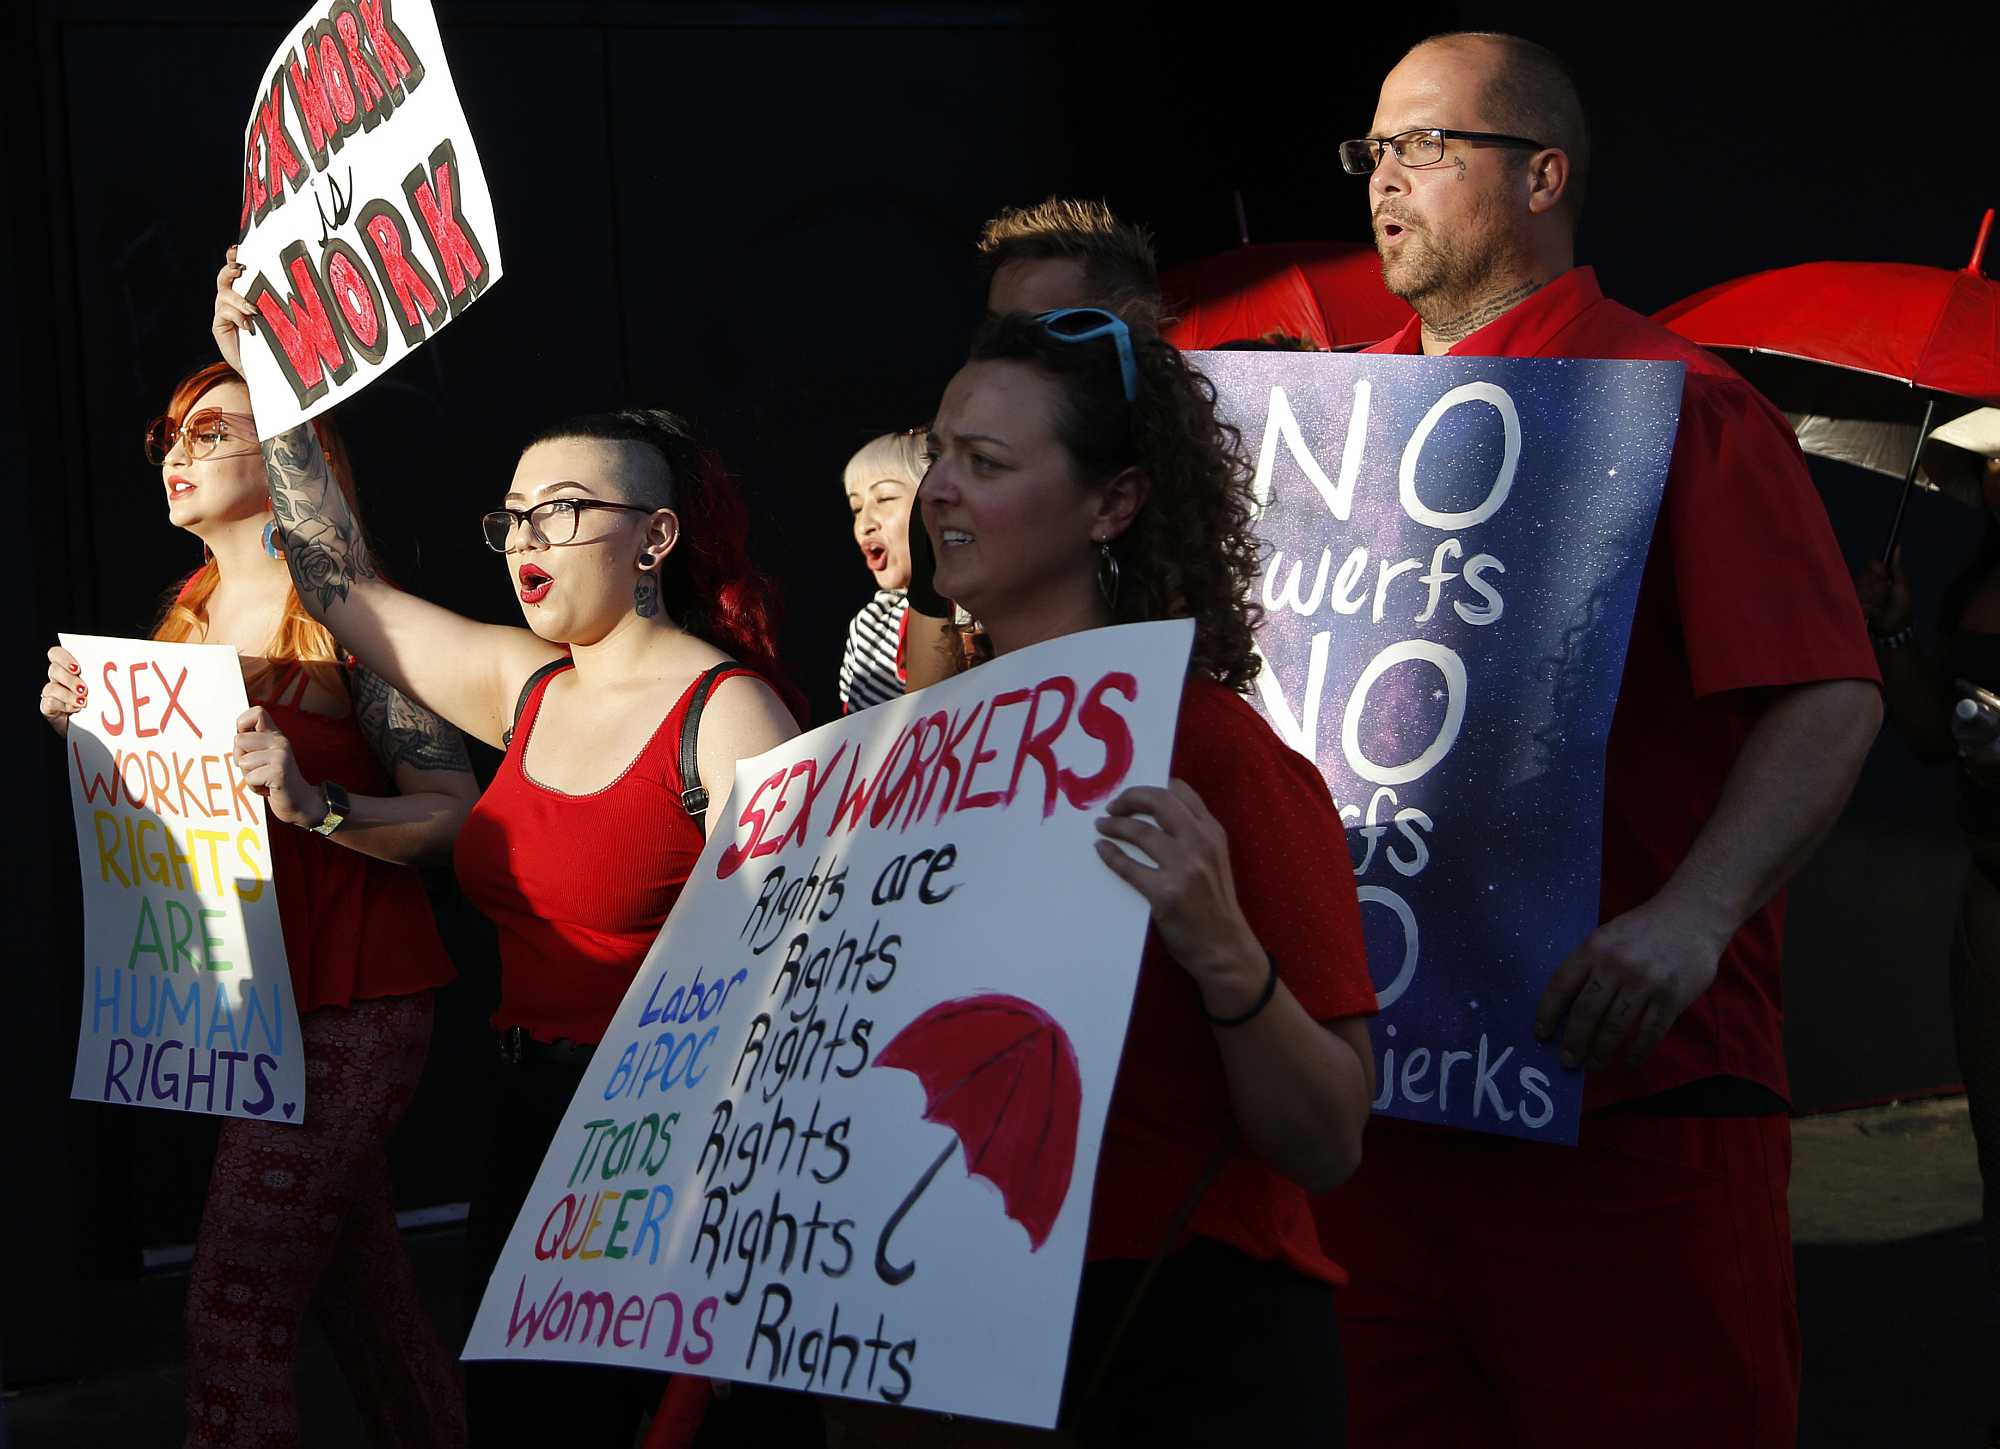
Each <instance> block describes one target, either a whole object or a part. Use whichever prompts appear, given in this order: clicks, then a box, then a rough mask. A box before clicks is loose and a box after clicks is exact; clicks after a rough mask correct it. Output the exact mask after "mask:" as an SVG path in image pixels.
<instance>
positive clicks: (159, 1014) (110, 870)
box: [61, 634, 305, 1122]
mask: <svg viewBox="0 0 2000 1449" xmlns="http://www.w3.org/2000/svg"><path fill="white" fill-rule="evenodd" d="M61 639H62V646H63V648H65V649H67V650H69V651H70V653H72V654H74V655H75V656H76V659H77V663H78V664H79V665H81V666H82V678H83V679H84V680H85V681H86V682H87V683H88V684H89V685H90V704H89V706H88V707H87V708H85V709H84V710H83V711H82V712H80V713H78V714H75V715H72V716H71V717H70V722H69V732H68V735H67V736H66V738H65V739H64V742H63V746H64V747H63V754H64V756H65V757H66V759H67V761H68V765H69V770H68V773H69V788H70V805H71V807H72V809H73V811H74V813H75V817H76V849H77V857H78V860H79V862H80V863H81V865H82V867H83V947H84V965H83V1025H82V1029H81V1031H80V1034H79V1036H78V1039H77V1050H76V1076H75V1078H74V1079H73V1081H72V1083H71V1086H70V1095H71V1096H72V1097H76V1098H80V1099H82V1100H84V1101H89V1102H119V1103H126V1104H129V1105H132V1106H136V1107H158V1108H163V1109H166V1110H168V1111H180V1112H206V1113H210V1114H213V1115H215V1116H219V1117H255V1118H261V1119H265V1120H269V1121H277V1122H302V1121H304V1120H305V1058H304V1054H303V1050H302V1047H301V1043H300V1041H299V1018H298V1008H297V1004H296V1003H295V1002H294V1000H293V998H292V974H291V970H290V968H289V966H288V965H287V964H286V961H285V937H284V931H283V929H282V928H281V927H280V925H279V923H278V892H277V888H276V886H275V885H274V884H273V882H272V879H271V835H270V831H269V829H268V828H267V826H266V824H265V816H264V802H263V801H262V800H261V799H259V798H258V797H257V796H255V795H253V794H252V793H251V792H250V790H249V787H248V786H246V785H245V784H244V782H243V777H242V776H241V775H239V774H237V773H236V762H235V759H234V756H233V754H232V751H233V747H234V745H235V742H236V720H237V717H238V716H239V715H241V714H242V713H243V711H244V710H245V709H247V708H248V707H249V705H248V702H247V701H246V700H245V698H244V695H243V672H242V666H241V665H240V664H239V662H238V660H237V656H236V651H235V650H234V649H230V648H227V647H224V646H222V645H219V644H156V643H154V642H152V641H151V640H147V639H100V638H92V637H89V636H86V635H74V634H65V635H62V636H61Z"/></svg>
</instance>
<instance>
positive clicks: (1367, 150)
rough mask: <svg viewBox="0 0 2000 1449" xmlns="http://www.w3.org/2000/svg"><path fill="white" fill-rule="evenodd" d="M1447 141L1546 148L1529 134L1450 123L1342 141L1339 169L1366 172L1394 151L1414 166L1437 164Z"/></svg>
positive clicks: (1442, 158) (1440, 159)
mask: <svg viewBox="0 0 2000 1449" xmlns="http://www.w3.org/2000/svg"><path fill="white" fill-rule="evenodd" d="M1446 141H1477V142H1479V143H1480V144H1481V145H1485V146H1522V147H1525V148H1527V149H1528V150H1530V151H1546V150H1547V149H1548V147H1547V146H1545V145H1543V144H1542V143H1541V142H1540V141H1530V140H1529V139H1528V138H1527V137H1526V136H1508V135H1503V134H1502V133H1500V132H1498V131H1454V130H1452V129H1450V128H1449V127H1447V126H1428V127H1425V128H1423V129H1421V130H1416V131H1400V132H1398V133H1397V134H1396V135H1393V136H1363V137H1362V138H1361V139H1360V140H1358V141H1342V142H1341V143H1340V169H1341V170H1343V171H1345V172H1346V173H1347V174H1348V175H1349V176H1367V175H1369V174H1371V173H1372V172H1373V171H1374V170H1375V168H1376V167H1377V166H1380V165H1381V164H1382V153H1383V152H1384V151H1393V152H1395V153H1396V160H1397V161H1399V162H1400V163H1402V164H1403V165H1405V166H1409V167H1412V168H1415V167H1420V166H1435V165H1437V164H1438V162H1440V161H1442V160H1444V143H1445V142H1446Z"/></svg>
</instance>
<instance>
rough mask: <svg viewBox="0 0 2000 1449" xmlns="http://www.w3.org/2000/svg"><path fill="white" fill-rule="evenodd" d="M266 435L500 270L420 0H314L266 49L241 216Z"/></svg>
mask: <svg viewBox="0 0 2000 1449" xmlns="http://www.w3.org/2000/svg"><path fill="white" fill-rule="evenodd" d="M237 234H238V241H239V243H240V245H239V249H238V251H237V257H236V259H237V261H239V262H241V263H242V265H243V268H244V276H243V279H242V291H243V294H244V296H245V297H246V298H248V299H249V301H250V302H251V303H252V304H253V305H255V307H256V308H257V313H258V317H259V319H260V320H259V323H258V328H257V335H256V336H255V337H254V338H245V340H244V344H243V367H244V371H245V372H246V373H247V374H248V377H249V382H250V400H251V404H252V406H253V407H254V408H255V409H256V413H257V427H258V430H259V432H260V434H261V435H262V436H264V437H267V438H268V437H272V436H274V435H275V434H278V433H282V432H284V431H285V430H286V429H288V428H291V427H294V426H296V425H297V424H299V423H300V422H303V421H304V420H305V419H307V418H309V417H311V416H313V415H314V414H315V413H318V412H321V411H324V410H325V409H326V408H329V407H332V406H333V405H334V404H335V403H336V402H338V401H340V399H342V398H344V397H349V396H352V395H353V394H354V393H356V392H359V391H360V390H361V389H362V388H364V387H366V386H367V385H368V384H369V383H370V382H372V381H373V380H374V379H375V378H377V377H379V376H381V375H382V373H384V372H386V371H387V370H388V369H389V368H391V367H393V366H394V365H395V364H396V363H397V362H399V361H401V360H402V359H403V358H404V357H406V356H408V355H409V353H410V351H411V350H412V349H413V348H415V347H417V346H419V345H420V344H421V343H422V342H423V341H424V340H425V339H426V338H428V337H429V336H430V335H431V334H432V333H434V332H436V331H437V330H438V329H439V328H440V327H442V326H444V325H445V323H447V322H449V321H451V320H452V319H453V318H455V317H457V316H458V314H459V313H461V312H463V311H464V310H465V309H466V308H467V307H469V306H471V305H472V303H473V301H474V300H475V299H476V298H478V297H479V296H480V295H481V294H482V293H484V292H485V290H486V289H487V288H488V287H490V286H492V285H493V283H495V282H497V281H498V280H500V241H499V238H498V236H496V235H495V233H494V229H493V202H492V198H491V197H490V195H489V194H488V192H487V189H486V177H485V175H484V174H483V173H482V172H481V171H480V169H479V153H478V152H477V151H476V150H475V149H474V148H473V144H472V132H471V131H470V130H469V129H468V128H467V126H466V124H465V112H464V111H463V110H461V109H460V108H459V104H458V95H457V92H456V91H454V90H453V88H452V84H451V72H450V71H449V70H448V69H447V68H446V66H445V59H444V45H443V42H442V41H441V40H440V39H439V37H438V27H437V17H436V15H434V14H433V13H432V11H431V7H430V3H429V0H324V3H322V4H319V5H316V6H314V7H313V9H312V10H311V11H310V12H308V13H307V15H306V17H305V19H304V20H302V21H300V22H298V23H297V24H296V25H294V26H292V28H291V31H290V34H289V35H288V36H287V38H286V40H285V42H284V44H282V45H280V46H279V47H278V52H277V54H276V55H274V56H272V57H271V63H270V65H268V66H266V67H265V69H264V75H263V79H262V80H261V81H260V82H259V84H258V89H257V95H256V99H255V100H254V101H253V102H252V104H251V107H250V120H249V123H248V124H247V125H246V126H245V127H244V132H243V210H242V215H241V218H240V219H239V222H238V225H237Z"/></svg>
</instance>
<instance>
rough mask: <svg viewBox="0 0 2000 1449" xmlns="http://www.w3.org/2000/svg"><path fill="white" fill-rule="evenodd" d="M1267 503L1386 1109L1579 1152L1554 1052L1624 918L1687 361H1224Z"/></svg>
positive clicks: (1266, 535)
mask: <svg viewBox="0 0 2000 1449" xmlns="http://www.w3.org/2000/svg"><path fill="white" fill-rule="evenodd" d="M1196 363H1197V365H1198V366H1199V367H1200V368H1201V370H1202V371H1203V372H1205V373H1207V374H1208V376H1209V377H1210V378H1211V379H1212V380H1213V381H1214V383H1215V385H1216V388H1217V390H1218V392H1219V393H1220V395H1221V399H1222V403H1223V411H1224V412H1225V414H1226V415H1227V416H1228V418H1229V419H1230V421H1232V422H1234V423H1235V424H1236V426H1237V427H1239V428H1241V429H1242V431H1243V438H1244V444H1245V447H1246V449H1248V450H1251V451H1252V454H1253V456H1254V457H1255V459H1256V463H1257V474H1256V487H1257V493H1258V496H1259V498H1260V499H1261V500H1262V502H1263V512H1262V515H1261V518H1260V521H1259V523H1258V533H1259V536H1260V537H1261V539H1262V542H1263V567H1262V574H1261V577H1260V579H1259V582H1258V595H1259V601H1260V602H1261V603H1262V604H1263V606H1264V608H1265V609H1266V611H1267V615H1266V619H1265V623H1264V626H1263V628H1262V630H1261V631H1260V633H1259V634H1258V647H1259V649H1260V650H1261V652H1262V654H1263V656H1264V669H1263V673H1262V674H1261V676H1260V677H1259V679H1258V681H1257V692H1256V695H1255V696H1254V698H1255V700H1256V701H1257V703H1258V705H1259V707H1260V708H1261V709H1262V710H1263V712H1264V714H1265V716H1266V717H1267V718H1268V719H1269V720H1270V721H1271V723H1272V724H1273V725H1274V726H1275V727H1276V729H1277V730H1278V732H1279V734H1280V735H1282V736H1283V737H1284V738H1285V739H1286V740H1287V741H1289V742H1290V743H1291V745H1292V746H1293V747H1294V748H1295V749H1297V750H1299V751H1300V752H1301V753H1303V754H1305V755H1306V756H1308V757H1309V758H1311V759H1312V760H1314V761H1315V762H1316V763H1317V764H1318V765H1319V767H1320V770H1321V772H1322V773H1323V774H1324V775H1325V777H1326V782H1327V785H1328V787H1329V788H1330V789H1331V790H1332V791H1333V796H1334V800H1335V801H1336V803H1337V804H1338V805H1339V807H1340V813H1341V819H1342V820H1343V821H1344V822H1346V825H1347V837H1348V845H1349V848H1350V851H1351V853H1352V855H1353V858H1354V873H1355V876H1356V884H1357V887H1358V889H1359V892H1360V896H1361V919H1362V927H1363V931H1364V933H1365V935H1366V938H1367V943H1368V960H1369V964H1370V967H1371V968H1372V970H1373V972H1374V978H1375V987H1376V991H1377V993H1378V995H1379V999H1380V1002H1381V1007H1382V1011H1381V1015H1380V1017H1379V1018H1378V1019H1377V1020H1376V1021H1375V1022H1374V1023H1373V1024H1372V1033H1373V1037H1374V1043H1375V1051H1376V1069H1377V1070H1376V1081H1377V1083H1378V1096H1377V1098H1376V1101H1375V1106H1376V1109H1377V1110H1378V1111H1381V1112H1384V1113H1387V1114H1388V1115H1390V1116H1394V1117H1408V1118H1412V1119H1414V1120H1418V1121H1425V1122H1433V1123H1442V1124H1445V1125H1449V1126H1455V1127H1466V1128H1472V1129H1474V1130H1477V1131H1485V1132H1498V1133H1506V1134H1511V1135H1514V1136H1519V1137H1530V1138H1538V1139H1542V1140H1546V1141H1554V1142H1574V1141H1575V1140H1576V1125H1577V1114H1578V1112H1579V1111H1580V1110H1581V1104H1582V1095H1583V1079H1582V1075H1581V1074H1580V1073H1578V1072H1574V1071H1568V1070H1565V1069H1564V1068H1563V1067H1562V1066H1561V1064H1560V1062H1559V1061H1558V1060H1557V1056H1556V1049H1555V1047H1554V1046H1553V1045H1552V1044H1543V1043H1541V1042H1538V1041H1537V1040H1536V1039H1535V1035H1534V1015H1535V1006H1536V1004H1537V1002H1538V1001H1539V1000H1540V999H1541V995H1542V992H1543V990H1544V989H1545V988H1546V987H1547V985H1548V982H1549V978H1550V977H1551V976H1552V975H1553V974H1554V973H1555V969H1556V967H1557V966H1558V965H1560V964H1561V962H1562V960H1563V958H1564V957H1565V956H1566V955H1568V954H1569V952H1570V951H1571V950H1573V949H1574V948H1575V947H1576V946H1577V945H1578V944H1579V943H1581V942H1582V941H1583V939H1584V938H1585V937H1586V936H1588V935H1589V934H1590V932H1591V930H1592V929H1594V928H1595V926H1596V925H1597V920H1598V887H1599V876H1600V867H1601V864H1602V848H1603V800H1604V745H1605V740H1606V738H1607V737H1608V736H1609V734H1610V729H1611V715H1612V709H1613V707H1614V706H1615V705H1616V703H1617V699H1618V688H1619V680H1620V676H1621V675H1622V673H1623V670H1624V664H1625V647H1626V643H1627V641H1628V639H1629V637H1630V634H1631V625H1632V610H1633V606H1634V604H1635V602H1636V601H1637V598H1638V590H1639V578H1640V575H1641V573H1642V572H1643V570H1644V567H1645V562H1646V555H1647V551H1648V547H1649V544H1650V542H1651V538H1652V531H1653V520H1654V517H1655V515H1656V514H1657V512H1658V509H1659V502H1660V494H1661V490H1662V488H1663V487H1664V486H1665V482H1666V474H1667V464H1668V460H1669V458H1670V457H1671V454H1672V451H1673V442H1674V433H1675V430H1676V428H1677V427H1678V425H1679V421H1680V395H1681V374H1682V368H1681V365H1680V364H1679V363H1667V362H1594V361H1593V362H1581V361H1563V360H1540V359H1537V360H1511V359H1498V358H1415V357H1383V356H1358V355H1354V354H1332V355H1328V354H1319V355H1311V354H1298V353H1262V352H1256V353H1253V352H1210V353H1204V354H1202V355H1200V356H1199V357H1198V358H1197V359H1196Z"/></svg>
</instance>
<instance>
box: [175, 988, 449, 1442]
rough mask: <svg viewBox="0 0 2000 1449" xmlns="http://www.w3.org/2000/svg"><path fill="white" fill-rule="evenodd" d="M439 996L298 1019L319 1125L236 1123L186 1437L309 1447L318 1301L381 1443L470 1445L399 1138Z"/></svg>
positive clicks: (201, 1280) (198, 1301) (200, 1262)
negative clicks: (412, 1226)
mask: <svg viewBox="0 0 2000 1449" xmlns="http://www.w3.org/2000/svg"><path fill="white" fill-rule="evenodd" d="M431 1011H432V1001H431V994H430V993H429V992H423V993H420V994H418V995H415V996H393V997H386V998H383V999H380V1000H375V1001H357V1002H355V1003H354V1004H353V1005H352V1006H345V1007H341V1006H330V1007H322V1008H321V1009H320V1010H318V1011H312V1012H308V1013H306V1015H305V1016H303V1017H301V1018H300V1020H299V1027H300V1030H301V1034H302V1036H303V1037H304V1046H305V1063H306V1112H305V1121H304V1122H303V1123H301V1124H297V1125H294V1124H292V1123H288V1122H256V1121H250V1120H248V1119H245V1118H240V1117H232V1118H230V1119H229V1120H228V1121H227V1122H225V1123H224V1124H223V1127H222V1139H221V1142H220V1144H219V1145H218V1147H217V1148H216V1153H215V1167H214V1170H213V1171H212V1172H211V1173H210V1175H209V1182H208V1202H207V1205H206V1206H205V1207H204V1208H203V1209H202V1217H201V1233H200V1236H199V1238H198V1240H197V1242H196V1244H195V1255H194V1268H193V1271H192V1272H191V1274H190V1276H189V1279H188V1294H187V1416H188V1433H187V1443H188V1444H189V1445H190V1446H192V1445H228V1446H232V1449H290V1446H295V1445H297V1444H298V1443H299V1410H298V1395H297V1389H296V1383H295V1378H296V1370H297V1366H298V1344H299V1330H300V1328H301V1326H302V1325H303V1323H304V1321H305V1314H306V1307H307V1305H308V1304H309V1303H310V1304H311V1305H312V1307H313V1308H314V1309H315V1310H316V1311H317V1313H318V1315H319V1319H320V1323H321V1325H322V1327H324V1328H325V1330H326V1334H327V1337H328V1338H329V1339H330V1340H331V1341H332V1344H333V1349H334V1353H335V1356H336V1357H337V1358H338V1359H339V1361H340V1366H341V1370H342V1372H343V1373H345V1374H346V1376H347V1382H348V1386H349V1388H350V1389H351V1390H352V1391H353V1393H354V1396H355V1399H356V1401H357V1402H358V1403H359V1405H360V1408H361V1412H362V1417H363V1419H364V1420H365V1421H366V1423H367V1426H368V1437H369V1440H370V1442H372V1443H374V1444H379V1445H395V1446H402V1445H422V1446H430V1445H462V1444H464V1443H465V1403H464V1396H463V1393H462V1391H461V1389H460V1386H459V1381H458V1376H457V1374H456V1372H455V1369H454V1366H453V1364H452V1361H451V1359H450V1358H449V1357H447V1355H446V1353H445V1350H444V1346H443V1344H442V1343H441V1342H440V1341H439V1340H438V1336H437V1333H436V1330H435V1329H434V1328H433V1327H432V1325H431V1321H430V1319H429V1317H428V1316H427V1315H426V1313H425V1311H424V1306H423V1304H422V1302H420V1301H419V1299H418V1297H417V1288H416V1280H415V1277H414V1276H413V1274H412V1273H411V1270H410V1259H409V1255H408V1253H406V1252H405V1251H404V1248H403V1241H402V1239H401V1237H399V1236H398V1235H397V1231H396V1218H395V1210H394V1206H393V1200H392V1198H391V1195H390V1187H389V1164H388V1159H387V1157H386V1156H385V1155H384V1153H383V1144H384V1143H385V1142H387V1141H388V1137H389V1134H390V1132H392V1131H393V1130H395V1127H396V1124H397V1123H398V1122H399V1121H401V1120H402V1116H403V1113H404V1111H405V1109H407V1108H408V1107H409V1105H410V1099H411V1097H412V1096H413V1095H414V1094H415V1092H416V1087H417V1079H418V1078H419V1077H420V1076H422V1075H423V1069H424V1058H425V1055H426V1054H427V1052H428V1050H429V1047H430V1035H431Z"/></svg>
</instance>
